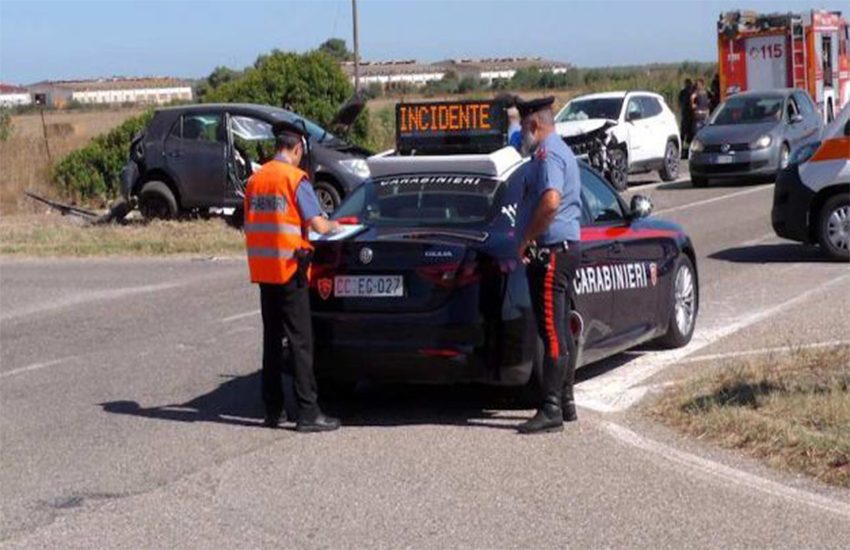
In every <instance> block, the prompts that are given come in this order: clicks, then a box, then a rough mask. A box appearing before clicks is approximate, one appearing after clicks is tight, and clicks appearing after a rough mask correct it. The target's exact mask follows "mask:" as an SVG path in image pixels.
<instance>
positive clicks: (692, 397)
mask: <svg viewBox="0 0 850 550" xmlns="http://www.w3.org/2000/svg"><path fill="white" fill-rule="evenodd" d="M848 388H850V346H837V347H834V348H821V349H817V350H813V349H810V350H805V351H803V350H798V351H796V352H793V353H791V354H787V355H776V356H765V357H760V358H755V359H750V360H747V361H735V362H730V363H729V364H727V365H723V366H722V367H720V368H718V369H712V371H711V372H710V373H707V374H704V375H702V376H697V377H695V378H693V379H691V380H688V381H686V383H684V384H681V385H677V386H674V387H673V388H671V389H670V390H668V391H667V392H665V394H664V395H663V396H662V397H661V398H660V399H659V400H658V401H657V402H655V403H653V404H652V405H650V407H649V409H648V411H649V413H650V414H651V415H652V416H654V417H656V418H658V419H660V420H661V421H663V422H664V423H666V424H668V425H670V426H673V427H675V428H677V429H679V430H681V431H683V432H685V433H688V434H690V435H693V436H696V437H697V438H699V439H707V440H711V441H715V442H717V443H719V444H720V445H722V446H724V447H728V448H735V449H740V450H743V451H744V452H746V453H748V454H750V455H752V456H755V457H757V458H759V459H762V460H764V461H765V462H767V463H768V464H769V465H770V466H772V467H774V468H777V469H781V470H786V471H792V472H802V473H805V474H807V475H810V476H813V477H815V478H816V479H818V480H820V481H823V482H825V483H829V484H832V485H837V486H840V487H847V488H850V392H848Z"/></svg>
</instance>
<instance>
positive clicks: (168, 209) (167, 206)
mask: <svg viewBox="0 0 850 550" xmlns="http://www.w3.org/2000/svg"><path fill="white" fill-rule="evenodd" d="M139 211H140V212H141V213H142V216H144V218H145V219H148V220H170V219H173V218H176V217H177V212H178V208H177V199H176V198H175V197H174V193H172V192H171V189H169V188H168V186H167V185H166V184H165V183H163V182H161V181H149V182H147V183H146V184H144V185H143V186H142V190H141V191H140V192H139Z"/></svg>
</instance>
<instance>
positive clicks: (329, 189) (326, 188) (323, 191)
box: [313, 180, 342, 215]
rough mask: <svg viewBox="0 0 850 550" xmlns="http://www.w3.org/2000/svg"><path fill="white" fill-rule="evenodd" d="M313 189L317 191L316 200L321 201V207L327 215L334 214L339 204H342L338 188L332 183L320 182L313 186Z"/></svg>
mask: <svg viewBox="0 0 850 550" xmlns="http://www.w3.org/2000/svg"><path fill="white" fill-rule="evenodd" d="M313 189H314V190H315V191H316V198H318V199H319V206H320V207H321V208H322V211H323V212H325V213H326V214H329V215H330V214H332V213H333V211H334V210H336V207H337V206H339V203H340V202H342V197H340V195H339V191H337V190H336V187H334V186H333V184H332V183H329V182H327V181H323V180H319V181H317V182H316V184H315V185H313Z"/></svg>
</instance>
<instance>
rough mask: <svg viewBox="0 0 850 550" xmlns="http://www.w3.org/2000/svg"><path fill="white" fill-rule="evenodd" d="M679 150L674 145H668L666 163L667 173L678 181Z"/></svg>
mask: <svg viewBox="0 0 850 550" xmlns="http://www.w3.org/2000/svg"><path fill="white" fill-rule="evenodd" d="M679 156H680V155H679V150H678V148H677V147H676V145H674V144H673V143H668V144H667V154H666V155H665V158H664V161H665V162H666V163H667V173H668V174H670V175H671V176H673V179H676V178H677V177H678V176H679Z"/></svg>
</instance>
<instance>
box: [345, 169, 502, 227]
mask: <svg viewBox="0 0 850 550" xmlns="http://www.w3.org/2000/svg"><path fill="white" fill-rule="evenodd" d="M500 189H502V186H501V185H500V182H498V181H497V180H493V179H490V178H485V177H479V176H468V175H447V174H419V175H412V176H388V177H384V178H381V179H377V180H369V181H366V182H365V183H363V185H360V186H359V187H357V188H356V189H355V190H354V191H352V193H351V195H350V196H349V198H348V199H347V200H346V201H345V202H344V203H343V204H342V205H340V207H339V208H338V209H337V210H336V212H335V213H334V217H335V218H340V217H357V218H358V219H360V220H361V221H363V222H364V223H367V224H370V225H394V226H411V227H435V226H436V227H442V226H447V225H468V224H479V223H482V222H485V221H488V220H490V219H492V217H493V216H494V215H495V214H497V213H498V212H497V211H498V210H499V208H498V207H499V206H500V205H501V204H503V203H502V201H501V200H499V198H498V195H499V190H500Z"/></svg>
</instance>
